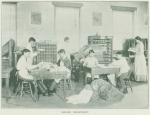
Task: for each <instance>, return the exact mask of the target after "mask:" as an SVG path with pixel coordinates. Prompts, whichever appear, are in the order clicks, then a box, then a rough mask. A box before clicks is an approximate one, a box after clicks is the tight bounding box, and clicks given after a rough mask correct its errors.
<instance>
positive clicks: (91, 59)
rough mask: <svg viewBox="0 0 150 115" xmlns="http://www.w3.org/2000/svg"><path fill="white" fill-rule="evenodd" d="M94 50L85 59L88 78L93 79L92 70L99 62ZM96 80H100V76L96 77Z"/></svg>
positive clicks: (84, 64)
mask: <svg viewBox="0 0 150 115" xmlns="http://www.w3.org/2000/svg"><path fill="white" fill-rule="evenodd" d="M94 53H95V52H94V50H90V51H89V55H88V56H87V57H86V58H85V60H84V63H83V66H84V67H85V68H86V69H85V71H86V78H87V80H88V79H91V78H92V76H91V68H92V67H96V66H98V60H97V59H96V58H95V57H94ZM94 78H99V76H98V75H95V76H94Z"/></svg>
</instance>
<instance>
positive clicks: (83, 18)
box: [17, 2, 148, 47]
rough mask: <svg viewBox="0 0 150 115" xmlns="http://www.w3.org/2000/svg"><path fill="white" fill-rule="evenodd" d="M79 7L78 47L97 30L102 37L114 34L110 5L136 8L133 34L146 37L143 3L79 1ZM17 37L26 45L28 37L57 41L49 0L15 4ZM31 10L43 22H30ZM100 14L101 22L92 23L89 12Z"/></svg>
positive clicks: (52, 10)
mask: <svg viewBox="0 0 150 115" xmlns="http://www.w3.org/2000/svg"><path fill="white" fill-rule="evenodd" d="M82 3H83V6H82V7H81V8H80V47H82V46H83V45H85V44H87V38H88V36H90V35H95V34H96V33H98V34H99V35H101V36H113V14H112V9H111V5H114V6H126V7H137V11H136V13H135V15H136V16H135V24H134V35H135V36H136V35H139V36H141V37H148V25H145V24H144V17H146V16H147V15H148V5H147V3H146V2H145V3H144V2H142V3H141V2H82ZM17 11H18V12H17V22H18V23H17V25H18V26H17V30H18V31H17V40H18V45H23V46H25V43H27V40H28V38H29V37H30V36H33V37H35V38H37V39H38V40H52V41H54V42H55V41H56V39H55V35H54V34H55V33H54V6H53V4H52V3H51V2H19V3H18V4H17ZM32 11H36V12H41V13H42V24H41V25H32V24H30V14H31V12H32ZM93 12H101V13H102V25H101V26H93V24H92V23H93V22H92V13H93Z"/></svg>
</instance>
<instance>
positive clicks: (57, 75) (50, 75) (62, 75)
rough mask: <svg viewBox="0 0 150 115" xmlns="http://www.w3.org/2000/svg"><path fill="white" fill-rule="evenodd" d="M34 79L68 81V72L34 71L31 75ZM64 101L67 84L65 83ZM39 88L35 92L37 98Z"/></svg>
mask: <svg viewBox="0 0 150 115" xmlns="http://www.w3.org/2000/svg"><path fill="white" fill-rule="evenodd" d="M30 74H31V75H32V76H33V77H34V80H44V79H64V80H65V79H67V78H66V76H67V72H66V71H53V72H51V71H49V70H46V69H40V70H39V69H35V70H32V71H31V73H30ZM62 90H63V99H65V96H66V93H65V82H63V89H62ZM37 92H38V91H37V88H36V91H35V94H36V96H37V97H38V95H37V94H38V93H37Z"/></svg>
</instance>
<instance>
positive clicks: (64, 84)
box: [59, 79, 72, 90]
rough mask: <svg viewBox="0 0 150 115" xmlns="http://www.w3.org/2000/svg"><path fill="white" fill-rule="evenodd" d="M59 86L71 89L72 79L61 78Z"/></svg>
mask: <svg viewBox="0 0 150 115" xmlns="http://www.w3.org/2000/svg"><path fill="white" fill-rule="evenodd" d="M59 87H62V88H63V89H66V88H67V89H70V90H71V89H72V81H71V79H63V80H61V81H60V84H59Z"/></svg>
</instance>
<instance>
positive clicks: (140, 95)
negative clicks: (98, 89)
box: [1, 82, 148, 109]
mask: <svg viewBox="0 0 150 115" xmlns="http://www.w3.org/2000/svg"><path fill="white" fill-rule="evenodd" d="M132 84H133V93H132V92H130V89H129V92H128V94H126V96H125V97H124V98H123V100H122V101H120V102H117V103H112V104H106V103H103V102H101V103H98V104H95V105H90V104H85V105H84V104H83V105H73V104H67V103H66V102H65V101H64V100H62V99H61V98H60V97H59V96H58V95H56V94H55V95H53V96H40V99H39V101H38V102H36V103H35V102H33V101H32V99H31V97H30V96H29V95H25V96H23V98H21V99H19V98H17V97H15V96H13V94H12V97H11V98H8V99H7V100H6V98H5V88H2V99H1V103H2V104H1V106H2V108H75V109H77V108H93V109H94V108H147V106H148V83H135V82H133V83H132ZM82 88H83V84H82V83H76V82H73V90H67V95H71V94H77V93H79V91H80V90H81V89H82Z"/></svg>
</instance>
